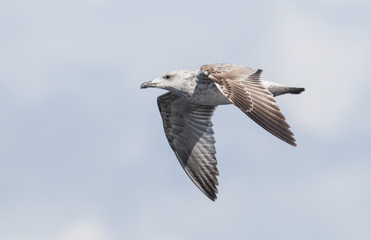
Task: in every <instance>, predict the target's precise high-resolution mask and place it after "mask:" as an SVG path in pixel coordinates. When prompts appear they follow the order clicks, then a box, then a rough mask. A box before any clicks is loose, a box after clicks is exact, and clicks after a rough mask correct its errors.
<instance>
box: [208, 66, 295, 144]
mask: <svg viewBox="0 0 371 240" xmlns="http://www.w3.org/2000/svg"><path fill="white" fill-rule="evenodd" d="M201 72H202V73H203V74H204V75H206V76H207V77H208V78H209V79H210V80H211V81H213V82H215V84H216V86H217V87H218V89H219V90H220V91H221V92H222V93H223V95H224V96H226V97H227V98H228V99H229V100H230V101H231V103H233V104H234V105H236V106H237V107H238V108H240V109H241V110H242V111H243V112H244V113H245V114H246V115H247V116H249V117H250V118H251V119H252V120H254V121H255V122H256V123H257V124H259V125H260V126H261V127H263V128H264V129H265V130H267V131H268V132H270V133H271V134H273V135H274V136H276V137H278V138H279V139H281V140H283V141H285V142H287V143H288V144H290V145H292V146H296V143H295V138H294V137H293V136H294V134H293V133H292V132H291V131H290V129H289V128H290V126H289V125H288V124H287V122H286V119H285V117H284V116H283V115H282V113H281V111H280V108H279V107H278V105H277V102H276V100H275V99H274V98H273V95H272V94H271V93H270V92H269V91H268V89H266V88H265V87H264V85H263V83H262V81H261V80H260V75H261V73H262V70H260V69H258V70H254V69H252V68H248V67H243V66H237V65H231V64H212V65H204V66H202V67H201Z"/></svg>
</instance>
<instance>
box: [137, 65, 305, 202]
mask: <svg viewBox="0 0 371 240" xmlns="http://www.w3.org/2000/svg"><path fill="white" fill-rule="evenodd" d="M261 73H262V70H260V69H257V70H256V69H252V68H249V67H244V66H239V65H233V64H222V63H218V64H209V65H203V66H201V67H200V68H197V69H192V70H179V71H172V72H168V73H165V74H163V75H161V76H160V77H158V78H156V79H154V80H153V81H149V82H145V83H143V84H142V85H141V86H140V87H141V88H161V89H165V90H168V91H169V92H168V93H165V94H163V95H161V96H159V97H158V98H157V104H158V107H159V110H160V114H161V117H162V121H163V127H164V131H165V135H166V138H167V140H168V142H169V144H170V146H171V148H172V149H173V151H174V153H175V155H176V157H177V158H178V160H179V162H180V164H181V165H182V167H183V169H184V170H185V172H186V173H187V175H188V176H189V177H190V179H191V180H192V181H193V183H194V184H195V185H196V186H197V187H198V188H199V189H200V190H201V191H202V192H203V193H204V194H205V195H206V196H207V197H208V198H210V199H211V200H213V201H215V199H216V194H217V193H218V189H217V186H218V180H217V176H218V175H219V172H218V169H217V166H216V165H217V160H216V157H215V153H216V151H215V146H214V143H215V139H214V131H213V129H212V122H211V118H212V116H213V113H214V111H215V109H216V106H218V105H224V104H234V105H235V106H236V107H238V108H239V109H241V110H242V112H244V113H245V114H246V115H247V116H249V117H250V118H251V119H252V120H254V121H255V122H256V123H257V124H259V125H260V126H261V127H263V128H264V129H265V130H267V131H268V132H270V133H271V134H273V135H274V136H276V137H277V138H279V139H281V140H282V141H284V142H286V143H288V144H290V145H292V146H296V143H295V138H294V134H293V133H292V132H291V131H290V129H289V128H290V126H289V125H288V124H287V122H286V119H285V117H284V116H283V115H282V113H281V111H280V109H279V107H278V105H277V102H276V100H275V99H274V98H273V97H275V96H278V95H282V94H286V93H291V94H299V93H301V92H303V91H304V90H305V89H304V88H297V87H287V86H283V85H280V84H277V83H274V82H268V81H263V80H261Z"/></svg>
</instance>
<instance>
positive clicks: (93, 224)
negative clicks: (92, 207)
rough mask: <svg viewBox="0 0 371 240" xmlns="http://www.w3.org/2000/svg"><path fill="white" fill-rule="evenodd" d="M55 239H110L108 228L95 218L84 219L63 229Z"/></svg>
mask: <svg viewBox="0 0 371 240" xmlns="http://www.w3.org/2000/svg"><path fill="white" fill-rule="evenodd" d="M54 239H55V240H108V239H110V238H109V237H108V233H107V230H106V228H105V227H104V226H103V225H102V224H101V223H100V222H98V221H95V220H90V219H88V220H82V221H79V222H76V223H73V224H71V225H69V226H67V228H65V229H64V230H62V231H61V233H59V234H58V235H57V236H56V237H55V238H54Z"/></svg>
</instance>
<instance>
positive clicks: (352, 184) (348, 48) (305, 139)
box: [0, 0, 371, 240]
mask: <svg viewBox="0 0 371 240" xmlns="http://www.w3.org/2000/svg"><path fill="white" fill-rule="evenodd" d="M370 12H371V3H370V2H369V1H362V0H358V1H357V0H356V1H347V0H343V1H333V0H325V1H293V0H292V1H290V0H287V1H249V2H247V1H237V0H232V1H193V0H189V1H182V2H176V1H161V0H160V1H119V0H117V1H113V0H76V1H72V0H65V1H47V0H36V1H4V0H2V1H0V31H1V38H0V65H1V68H0V110H1V118H0V133H1V134H0V226H1V228H0V239H2V240H3V239H4V240H75V239H76V240H82V239H89V240H111V239H113V240H116V239H117V240H121V239H134V240H135V239H151V240H153V239H155V240H156V239H159V240H166V239H171V240H183V239H202V238H203V239H216V240H218V239H260V240H265V239H267V240H268V239H278V240H280V239H282V240H297V239H301V240H306V239H308V240H309V239H310V240H312V239H317V240H321V239H337V240H342V239H344V240H345V239H357V240H363V239H364V240H366V239H371V231H370V226H371V205H370V202H371V188H370V186H371V174H370V173H371V162H370V159H371V158H370V155H371V154H370V153H371V152H370V142H371V127H370V122H371V110H370V109H371V108H370V107H369V106H367V105H366V104H368V103H370V102H371V97H370V96H369V95H368V91H369V89H370V88H371V73H370V71H369V64H370V62H371V59H370V56H371V44H370V43H371V28H370V23H371V15H370ZM217 62H224V63H234V64H239V65H245V66H249V67H252V68H261V69H263V70H264V71H263V79H264V80H268V81H274V82H278V83H281V84H286V85H290V86H297V87H305V88H306V91H305V92H304V93H303V94H301V95H290V96H288V95H286V96H281V97H278V98H277V100H278V103H279V106H280V108H281V110H282V112H283V113H284V115H285V116H286V118H287V121H288V123H289V124H290V125H291V127H292V128H291V129H292V131H293V132H294V133H295V137H296V139H297V143H298V146H297V147H296V148H294V147H291V146H289V145H288V144H285V143H283V142H282V141H280V140H278V139H276V138H274V137H273V136H272V135H270V134H269V133H267V132H265V131H264V130H263V129H261V128H260V127H259V126H258V125H256V124H255V123H254V122H253V121H251V120H250V119H249V118H248V117H247V116H245V115H244V114H243V113H242V112H241V111H239V110H238V109H237V108H236V107H233V106H221V107H218V108H217V111H216V113H215V115H214V118H213V123H214V131H215V139H216V149H217V155H216V156H217V159H218V168H219V172H220V176H219V183H220V184H219V194H218V199H217V200H216V201H215V202H212V201H210V200H209V199H208V198H207V197H206V196H204V195H203V194H202V193H201V192H200V191H199V190H198V189H197V187H196V186H194V184H193V183H192V182H191V181H190V180H189V178H188V176H187V175H186V174H185V173H184V171H183V169H182V167H181V166H180V164H179V163H178V161H177V159H176V157H175V155H174V153H173V152H172V150H171V148H170V146H169V145H168V143H167V140H166V138H165V135H164V132H163V129H162V122H161V118H160V114H159V112H158V108H157V103H156V98H157V96H159V95H160V94H162V93H164V92H165V91H163V90H157V89H146V90H141V89H139V86H140V84H141V83H143V82H145V81H149V80H152V79H154V78H155V77H157V76H158V75H160V74H162V73H164V72H167V71H171V70H179V69H191V68H197V67H199V66H201V65H203V64H207V63H217Z"/></svg>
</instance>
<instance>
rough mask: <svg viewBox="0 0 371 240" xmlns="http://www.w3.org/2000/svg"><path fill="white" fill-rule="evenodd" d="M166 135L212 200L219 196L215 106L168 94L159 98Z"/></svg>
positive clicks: (179, 158)
mask: <svg viewBox="0 0 371 240" xmlns="http://www.w3.org/2000/svg"><path fill="white" fill-rule="evenodd" d="M157 104H158V107H159V109H160V113H161V117H162V121H163V125H164V130H165V135H166V137H167V140H168V141H169V144H170V146H171V148H172V149H173V151H174V153H175V155H176V156H177V158H178V160H179V162H180V164H181V165H182V167H183V168H184V170H185V171H186V173H187V174H188V176H189V177H190V178H191V180H192V181H193V182H194V183H195V184H196V186H197V187H198V188H199V189H200V190H201V191H202V192H203V193H204V194H205V195H206V196H207V197H209V198H210V199H211V200H213V201H214V200H215V199H216V193H217V192H218V190H217V185H218V180H217V178H216V176H217V175H219V173H218V169H217V167H216V165H217V161H216V158H215V153H216V152H215V147H214V143H215V140H214V136H213V134H214V132H213V129H212V122H211V117H212V115H213V113H214V110H215V106H204V105H197V104H192V103H189V102H187V101H185V100H183V99H182V98H180V97H178V96H176V95H174V94H172V93H170V92H169V93H166V94H164V95H161V96H159V97H158V99H157Z"/></svg>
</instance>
